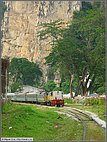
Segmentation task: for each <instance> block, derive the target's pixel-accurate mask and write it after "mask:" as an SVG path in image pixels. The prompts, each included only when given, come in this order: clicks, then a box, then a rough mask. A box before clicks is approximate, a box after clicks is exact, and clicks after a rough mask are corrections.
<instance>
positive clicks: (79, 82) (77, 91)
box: [75, 80, 81, 96]
mask: <svg viewBox="0 0 107 142" xmlns="http://www.w3.org/2000/svg"><path fill="white" fill-rule="evenodd" d="M80 86H81V80H79V81H78V86H77V88H76V92H75V96H78V93H79V89H80Z"/></svg>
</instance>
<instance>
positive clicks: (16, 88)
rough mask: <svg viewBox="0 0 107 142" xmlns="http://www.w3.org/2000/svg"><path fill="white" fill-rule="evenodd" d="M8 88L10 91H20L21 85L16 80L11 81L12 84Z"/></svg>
mask: <svg viewBox="0 0 107 142" xmlns="http://www.w3.org/2000/svg"><path fill="white" fill-rule="evenodd" d="M10 88H11V93H14V92H21V91H22V88H21V86H20V84H19V83H18V82H14V83H12V85H11V86H10Z"/></svg>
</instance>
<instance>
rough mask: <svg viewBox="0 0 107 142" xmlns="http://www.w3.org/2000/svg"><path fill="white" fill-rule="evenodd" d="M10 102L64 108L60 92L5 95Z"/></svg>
mask: <svg viewBox="0 0 107 142" xmlns="http://www.w3.org/2000/svg"><path fill="white" fill-rule="evenodd" d="M7 98H10V99H11V101H18V102H32V103H39V104H46V105H55V106H64V99H63V92H62V91H51V92H40V93H38V94H36V93H25V94H21V93H20V94H15V95H7Z"/></svg>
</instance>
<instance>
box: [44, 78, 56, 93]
mask: <svg viewBox="0 0 107 142" xmlns="http://www.w3.org/2000/svg"><path fill="white" fill-rule="evenodd" d="M55 88H56V83H55V82H54V81H53V80H49V81H48V83H47V84H46V85H45V86H44V89H45V90H46V91H53V90H54V89H55Z"/></svg>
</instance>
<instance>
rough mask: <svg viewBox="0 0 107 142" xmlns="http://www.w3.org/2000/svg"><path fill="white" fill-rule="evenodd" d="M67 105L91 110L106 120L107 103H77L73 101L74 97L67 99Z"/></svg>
mask: <svg viewBox="0 0 107 142" xmlns="http://www.w3.org/2000/svg"><path fill="white" fill-rule="evenodd" d="M65 103H67V106H70V107H74V108H78V109H81V110H86V111H91V112H93V113H95V114H97V115H98V117H99V118H100V119H102V120H104V121H106V104H103V105H96V104H94V105H84V104H78V103H77V104H75V103H73V102H72V99H65Z"/></svg>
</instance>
